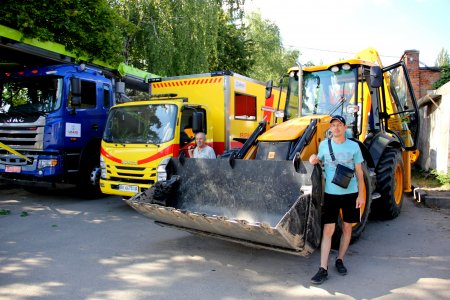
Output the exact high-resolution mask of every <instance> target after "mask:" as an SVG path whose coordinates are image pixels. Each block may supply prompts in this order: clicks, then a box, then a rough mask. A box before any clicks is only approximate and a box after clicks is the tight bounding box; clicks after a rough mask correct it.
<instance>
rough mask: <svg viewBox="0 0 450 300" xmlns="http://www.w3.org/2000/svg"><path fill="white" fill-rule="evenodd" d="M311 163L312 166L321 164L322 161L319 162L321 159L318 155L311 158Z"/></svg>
mask: <svg viewBox="0 0 450 300" xmlns="http://www.w3.org/2000/svg"><path fill="white" fill-rule="evenodd" d="M309 163H310V164H312V165H315V164H318V163H320V160H319V157H318V156H317V154H312V155H311V156H310V157H309Z"/></svg>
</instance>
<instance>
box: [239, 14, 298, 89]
mask: <svg viewBox="0 0 450 300" xmlns="http://www.w3.org/2000/svg"><path fill="white" fill-rule="evenodd" d="M247 23H248V28H249V31H248V40H250V41H251V42H252V43H253V44H254V46H253V47H254V55H253V60H254V65H253V67H252V68H251V70H250V71H249V76H250V77H253V78H256V79H259V80H262V81H266V80H269V79H274V78H279V77H280V76H281V75H282V74H285V73H286V72H287V70H288V68H289V67H292V66H294V65H295V64H296V61H297V59H298V57H299V55H300V52H299V51H298V50H288V49H285V48H284V47H283V45H282V42H281V36H280V30H279V28H278V26H277V25H276V24H274V23H272V22H271V21H269V20H263V19H262V18H261V15H260V14H259V13H252V14H250V15H249V16H247Z"/></svg>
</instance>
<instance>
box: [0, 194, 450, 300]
mask: <svg viewBox="0 0 450 300" xmlns="http://www.w3.org/2000/svg"><path fill="white" fill-rule="evenodd" d="M0 212H1V215H0V299H224V300H230V299H299V298H301V299H313V298H314V299H329V298H336V299H450V251H449V250H450V222H449V217H450V211H449V210H447V209H432V208H428V207H424V206H422V205H420V204H417V203H416V202H415V201H413V199H412V197H409V198H406V199H405V202H404V205H403V209H402V213H401V214H400V216H399V217H398V218H396V219H395V220H391V221H383V222H381V221H379V222H374V221H372V222H370V223H369V224H368V227H367V229H366V231H365V232H364V233H363V235H362V237H361V238H360V240H359V241H357V242H356V243H355V244H353V245H352V246H351V247H350V249H349V252H348V255H347V257H346V260H345V264H346V266H347V268H348V269H349V273H348V275H346V276H340V275H338V273H337V272H336V271H335V270H334V267H333V266H332V265H333V264H332V261H331V260H330V271H329V274H330V275H329V279H328V280H327V281H326V282H325V283H324V284H322V285H320V286H314V285H311V284H310V278H311V277H312V276H313V275H314V273H315V272H316V271H317V269H318V264H319V252H318V251H316V252H315V253H313V254H312V255H310V256H308V257H298V256H293V255H289V254H283V253H278V252H273V251H269V250H260V249H254V248H248V247H245V246H242V245H238V244H234V243H230V242H225V241H220V240H215V239H211V238H205V237H199V236H195V235H191V234H188V233H185V232H182V231H177V230H175V229H171V228H164V227H160V226H158V225H156V224H154V223H153V222H152V221H151V220H150V219H147V218H146V217H144V216H141V215H139V214H138V213H137V212H135V211H134V210H132V209H131V208H130V207H129V206H127V205H126V204H125V203H124V202H122V201H121V200H120V199H119V198H117V197H105V198H102V199H97V200H82V199H79V198H76V197H75V196H74V191H70V190H69V191H59V192H56V193H53V194H50V195H34V194H30V193H28V192H25V191H23V190H19V189H7V188H4V187H3V188H1V189H0ZM8 212H9V213H8ZM334 255H335V253H333V254H332V257H334Z"/></svg>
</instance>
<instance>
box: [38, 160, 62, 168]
mask: <svg viewBox="0 0 450 300" xmlns="http://www.w3.org/2000/svg"><path fill="white" fill-rule="evenodd" d="M57 164H58V160H56V159H40V160H39V161H38V169H43V168H45V167H54V166H56V165H57Z"/></svg>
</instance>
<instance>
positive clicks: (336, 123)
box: [330, 115, 347, 138]
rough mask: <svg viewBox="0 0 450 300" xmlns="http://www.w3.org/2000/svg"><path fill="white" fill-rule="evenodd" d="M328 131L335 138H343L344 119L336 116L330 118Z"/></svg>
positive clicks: (345, 127)
mask: <svg viewBox="0 0 450 300" xmlns="http://www.w3.org/2000/svg"><path fill="white" fill-rule="evenodd" d="M330 123H331V124H330V131H331V133H332V134H333V137H335V138H341V137H345V130H346V129H347V126H346V125H345V119H344V118H343V117H342V116H339V115H336V116H333V117H332V118H331V121H330Z"/></svg>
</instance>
